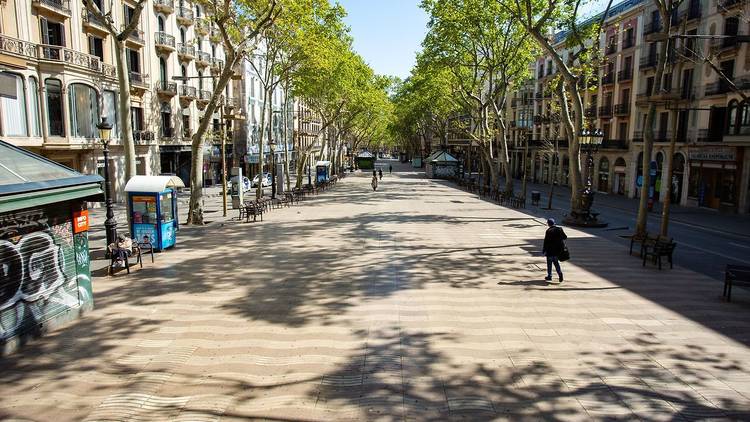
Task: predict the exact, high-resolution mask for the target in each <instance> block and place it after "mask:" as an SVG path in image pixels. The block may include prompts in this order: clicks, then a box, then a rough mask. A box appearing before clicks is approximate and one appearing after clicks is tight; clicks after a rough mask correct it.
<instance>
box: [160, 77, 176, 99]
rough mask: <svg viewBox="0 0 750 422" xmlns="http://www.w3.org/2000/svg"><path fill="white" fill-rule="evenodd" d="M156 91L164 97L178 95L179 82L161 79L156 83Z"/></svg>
mask: <svg viewBox="0 0 750 422" xmlns="http://www.w3.org/2000/svg"><path fill="white" fill-rule="evenodd" d="M156 93H157V94H158V95H161V96H164V97H174V96H175V95H177V83H176V82H167V81H159V82H157V84H156Z"/></svg>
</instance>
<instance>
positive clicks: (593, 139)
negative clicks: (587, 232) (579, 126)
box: [565, 129, 607, 227]
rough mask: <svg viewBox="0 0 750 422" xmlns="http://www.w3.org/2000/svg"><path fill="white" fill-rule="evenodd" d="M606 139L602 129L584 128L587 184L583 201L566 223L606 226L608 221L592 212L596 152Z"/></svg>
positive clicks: (582, 144)
mask: <svg viewBox="0 0 750 422" xmlns="http://www.w3.org/2000/svg"><path fill="white" fill-rule="evenodd" d="M603 140H604V134H603V133H602V131H601V130H599V129H595V130H588V129H584V130H583V131H582V132H581V135H580V136H579V142H580V144H581V150H582V151H583V152H585V153H586V184H585V186H584V188H583V190H582V191H581V203H580V204H579V205H578V206H577V207H574V208H577V209H574V210H573V212H572V213H571V214H572V215H571V216H569V217H568V218H567V219H566V220H565V223H566V224H569V225H574V226H583V227H605V226H606V225H607V223H604V222H602V221H599V220H598V218H597V215H596V214H594V213H592V212H591V206H592V205H593V204H594V190H593V188H592V185H593V173H594V152H596V151H598V150H599V146H600V145H601V144H602V141H603Z"/></svg>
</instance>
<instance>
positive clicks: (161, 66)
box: [159, 57, 169, 89]
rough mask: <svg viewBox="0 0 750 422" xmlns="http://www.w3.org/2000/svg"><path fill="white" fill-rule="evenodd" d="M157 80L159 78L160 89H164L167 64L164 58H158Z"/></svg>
mask: <svg viewBox="0 0 750 422" xmlns="http://www.w3.org/2000/svg"><path fill="white" fill-rule="evenodd" d="M159 78H161V88H162V89H166V88H167V83H168V82H169V80H168V75H167V62H166V60H164V57H159Z"/></svg>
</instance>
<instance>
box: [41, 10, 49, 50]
mask: <svg viewBox="0 0 750 422" xmlns="http://www.w3.org/2000/svg"><path fill="white" fill-rule="evenodd" d="M39 26H40V27H41V30H42V44H49V29H48V27H47V19H45V18H42V17H40V18H39Z"/></svg>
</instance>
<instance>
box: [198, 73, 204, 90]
mask: <svg viewBox="0 0 750 422" xmlns="http://www.w3.org/2000/svg"><path fill="white" fill-rule="evenodd" d="M198 89H199V90H201V91H203V71H200V70H199V71H198Z"/></svg>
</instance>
